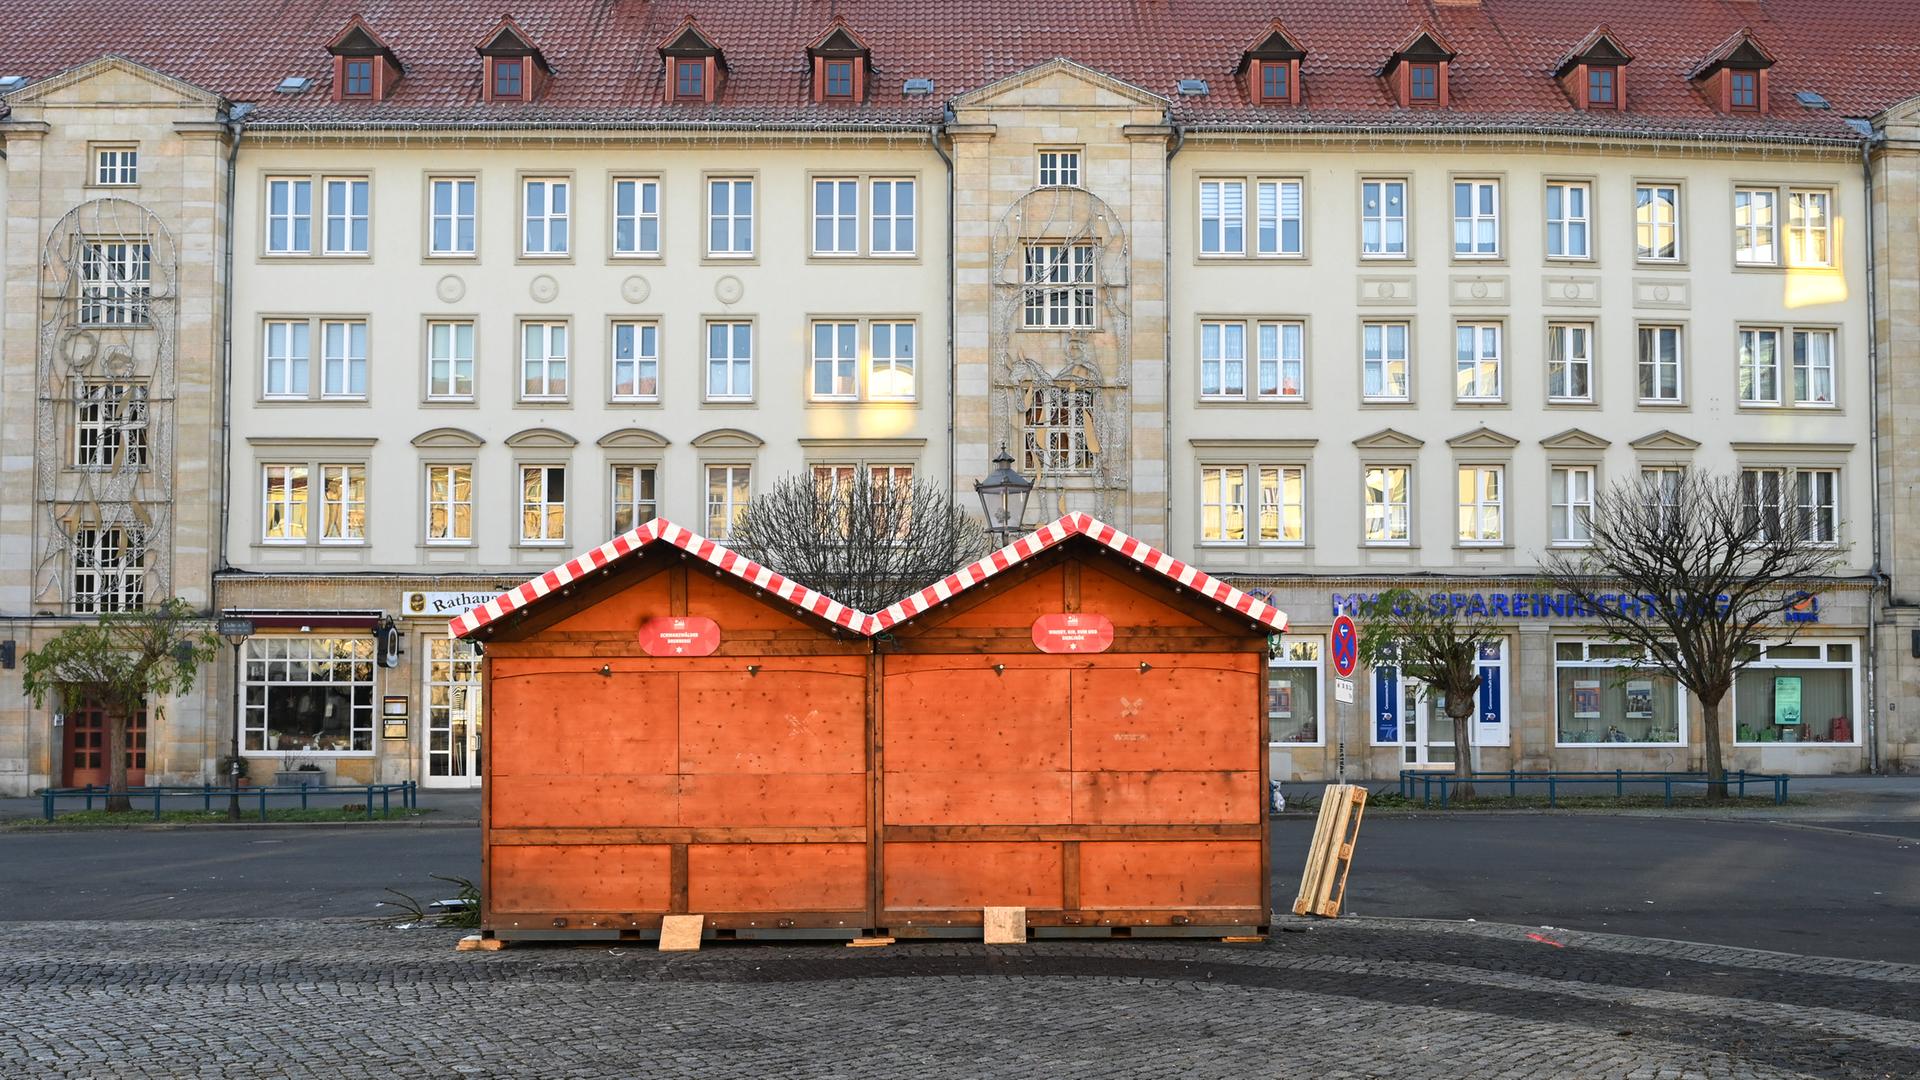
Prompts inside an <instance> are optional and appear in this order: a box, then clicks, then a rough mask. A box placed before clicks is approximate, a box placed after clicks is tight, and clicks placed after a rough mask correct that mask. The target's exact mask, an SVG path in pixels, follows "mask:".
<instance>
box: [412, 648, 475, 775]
mask: <svg viewBox="0 0 1920 1080" xmlns="http://www.w3.org/2000/svg"><path fill="white" fill-rule="evenodd" d="M426 644H427V650H426V651H427V673H426V674H427V686H426V691H427V694H426V696H427V723H426V731H427V744H426V749H427V760H426V772H425V775H424V776H423V777H422V779H421V786H422V787H451V788H472V787H479V786H480V716H481V713H480V656H479V654H478V653H476V652H474V649H473V645H472V643H471V642H466V641H455V640H454V639H453V638H450V637H441V636H432V637H428V638H427V639H426Z"/></svg>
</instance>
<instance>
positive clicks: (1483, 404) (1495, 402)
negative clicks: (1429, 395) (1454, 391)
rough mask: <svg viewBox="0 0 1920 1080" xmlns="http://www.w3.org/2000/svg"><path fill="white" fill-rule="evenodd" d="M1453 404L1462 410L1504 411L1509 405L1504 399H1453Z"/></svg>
mask: <svg viewBox="0 0 1920 1080" xmlns="http://www.w3.org/2000/svg"><path fill="white" fill-rule="evenodd" d="M1453 404H1454V407H1456V408H1463V409H1504V408H1506V407H1507V406H1508V404H1509V403H1508V401H1507V399H1506V398H1454V399H1453Z"/></svg>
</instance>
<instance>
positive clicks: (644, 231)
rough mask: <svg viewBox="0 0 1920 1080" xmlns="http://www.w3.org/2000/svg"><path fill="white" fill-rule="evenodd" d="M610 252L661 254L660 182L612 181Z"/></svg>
mask: <svg viewBox="0 0 1920 1080" xmlns="http://www.w3.org/2000/svg"><path fill="white" fill-rule="evenodd" d="M613 253H614V254H615V255H658V254H660V182H659V181H658V180H615V181H614V182H613Z"/></svg>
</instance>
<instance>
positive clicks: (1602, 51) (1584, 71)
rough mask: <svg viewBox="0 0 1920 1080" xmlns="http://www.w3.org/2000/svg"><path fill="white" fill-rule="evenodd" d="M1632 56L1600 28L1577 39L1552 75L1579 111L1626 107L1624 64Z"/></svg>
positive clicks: (1608, 32)
mask: <svg viewBox="0 0 1920 1080" xmlns="http://www.w3.org/2000/svg"><path fill="white" fill-rule="evenodd" d="M1632 60H1633V54H1632V53H1630V52H1628V51H1627V50H1626V49H1625V48H1623V47H1622V46H1621V44H1620V42H1619V41H1618V40H1616V39H1615V38H1614V36H1613V33H1612V32H1611V31H1609V30H1607V29H1606V28H1605V27H1601V28H1600V29H1597V30H1595V31H1593V32H1592V33H1590V34H1588V35H1587V36H1586V37H1584V38H1581V39H1580V43H1579V44H1578V45H1575V46H1574V47H1573V48H1572V49H1570V50H1568V52H1567V55H1566V56H1565V57H1563V58H1561V60H1560V66H1559V67H1557V68H1555V69H1554V71H1553V77H1554V78H1556V79H1559V80H1560V85H1561V87H1562V88H1564V89H1565V90H1566V92H1567V96H1568V97H1570V98H1572V99H1573V104H1574V106H1575V107H1577V108H1581V109H1611V110H1614V111H1616V112H1619V111H1624V110H1625V109H1626V107H1627V64H1628V63H1630V62H1631V61H1632Z"/></svg>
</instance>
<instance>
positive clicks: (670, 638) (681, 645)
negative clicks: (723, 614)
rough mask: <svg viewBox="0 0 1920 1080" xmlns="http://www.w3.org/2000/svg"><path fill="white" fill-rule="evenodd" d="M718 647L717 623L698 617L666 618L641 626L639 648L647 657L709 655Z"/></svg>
mask: <svg viewBox="0 0 1920 1080" xmlns="http://www.w3.org/2000/svg"><path fill="white" fill-rule="evenodd" d="M719 647H720V624H718V623H716V622H714V621H713V620H712V619H708V618H704V617H702V616H699V615H667V616H662V617H660V618H657V619H648V620H647V621H645V622H643V623H641V624H640V648H641V650H642V651H643V652H645V653H646V654H647V655H648V656H712V655H713V650H715V649H717V648H719Z"/></svg>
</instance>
